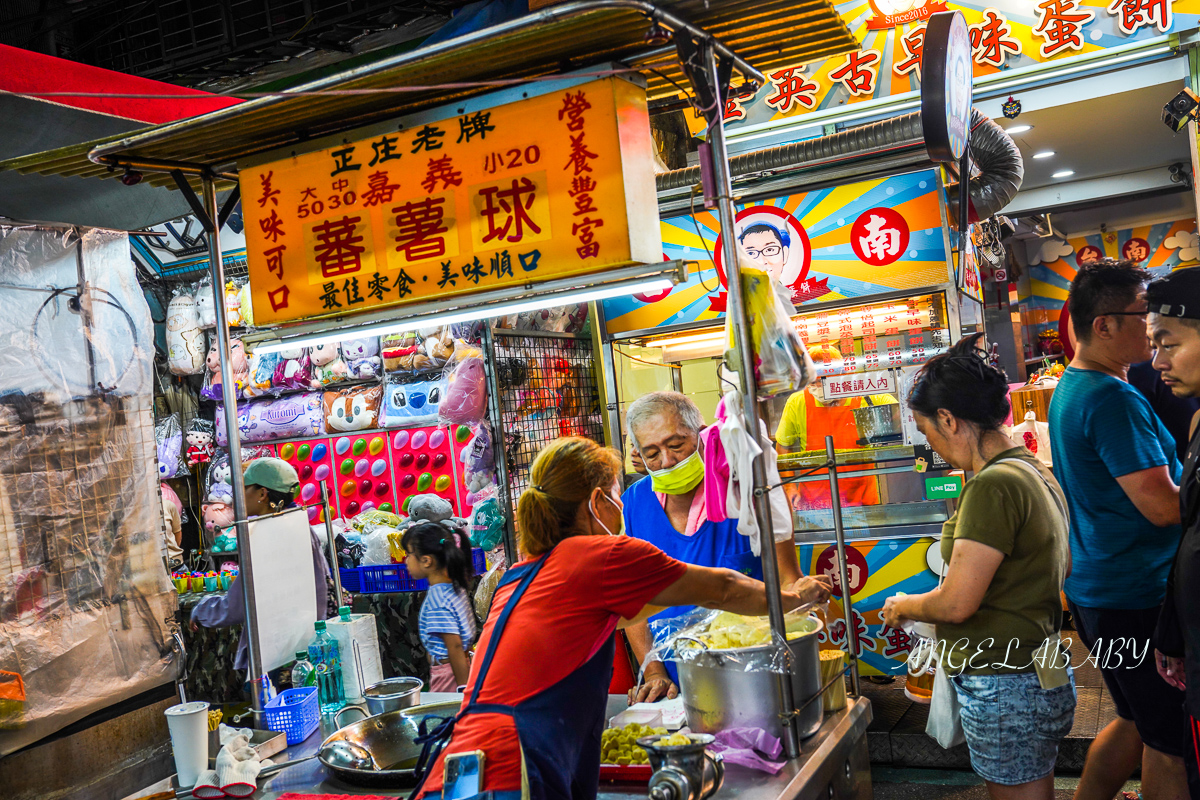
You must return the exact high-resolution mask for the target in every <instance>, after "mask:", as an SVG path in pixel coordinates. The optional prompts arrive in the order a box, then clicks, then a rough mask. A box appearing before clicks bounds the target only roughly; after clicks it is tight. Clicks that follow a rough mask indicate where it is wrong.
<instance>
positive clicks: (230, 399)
mask: <svg viewBox="0 0 1200 800" xmlns="http://www.w3.org/2000/svg"><path fill="white" fill-rule="evenodd" d="M202 180H203V184H204V188H203V193H204V210H205V212H206V215H207V219H204V218H201V220H200V221H201V222H202V223H204V227H205V230H206V231H207V233H208V264H209V272H210V273H211V275H212V284H213V285H212V290H213V300H214V302H213V307H214V310H215V311H216V317H217V328H216V332H215V333H216V337H217V353H218V355H219V356H220V357H221V400H222V401H223V402H224V403H225V435H226V438H227V439H228V440H229V482H230V483H231V484H233V515H234V519H235V520H236V522H235V523H234V524H235V526H236V528H237V547H238V562H239V564H240V568H239V571H238V580H239V581H241V582H242V595H243V597H244V598H245V613H246V620H245V622H244V623H243V624H244V625H245V626H246V639H247V641H248V642H249V645H250V647H249V651H250V653H249V655H250V706H251V708H252V709H253V711H254V727H255V728H257V729H260V730H261V729H262V727H263V704H262V686H261V684H260V681H261V680H262V676H263V661H262V647H261V644H260V640H259V635H258V604H257V603H256V601H255V594H254V565H253V563H252V562H253V559H252V554H251V551H250V528H249V526H248V525H247V523H246V484H245V482H244V481H243V480H242V438H241V435H240V432H239V430H238V407H237V383H235V382H234V378H233V356H232V355H231V353H230V351H229V328H228V327H226V326H227V324H228V323H227V320H226V318H225V266H224V264H222V262H221V236H220V231H219V230H218V220H219V219H220V211H219V209H218V208H217V190H216V186H215V185H214V183H213V179H212V177H211V176H208V175H205V176H204V177H203V179H202Z"/></svg>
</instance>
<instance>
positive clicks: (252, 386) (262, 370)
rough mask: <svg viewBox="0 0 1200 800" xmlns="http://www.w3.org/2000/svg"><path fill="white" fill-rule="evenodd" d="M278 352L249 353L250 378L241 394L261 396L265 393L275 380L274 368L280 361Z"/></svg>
mask: <svg viewBox="0 0 1200 800" xmlns="http://www.w3.org/2000/svg"><path fill="white" fill-rule="evenodd" d="M280 360H281V359H280V358H279V353H258V352H254V353H251V354H250V379H249V383H247V384H246V388H245V391H244V392H243V394H245V395H246V397H262V396H263V395H265V394H267V393H268V392H269V391H270V390H271V387H272V381H274V380H275V369H276V367H278V366H279V362H280Z"/></svg>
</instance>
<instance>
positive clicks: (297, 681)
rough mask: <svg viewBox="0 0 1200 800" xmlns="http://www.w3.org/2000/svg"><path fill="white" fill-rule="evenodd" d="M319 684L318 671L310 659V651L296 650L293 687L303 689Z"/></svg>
mask: <svg viewBox="0 0 1200 800" xmlns="http://www.w3.org/2000/svg"><path fill="white" fill-rule="evenodd" d="M316 685H317V671H316V670H315V669H313V665H312V664H310V663H309V661H308V653H306V652H304V651H303V650H299V651H297V652H296V665H295V666H294V667H292V688H293V689H303V688H304V687H306V686H316Z"/></svg>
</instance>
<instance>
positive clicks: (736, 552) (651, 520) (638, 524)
mask: <svg viewBox="0 0 1200 800" xmlns="http://www.w3.org/2000/svg"><path fill="white" fill-rule="evenodd" d="M699 491H704V490H703V489H702V488H701V489H699ZM621 501H622V502H623V503H624V504H625V511H624V514H625V532H626V533H627V534H629V535H630V536H632V537H634V538H635V539H642V540H644V541H647V542H649V543H650V544H652V545H654V546H655V547H657V548H658V549H659V550H662V551H663V552H664V553H666V554H667V555H669V556H670V557H671V558H674V559H677V560H679V561H682V562H684V563H685V564H695V565H696V566H699V567H724V568H726V569H731V570H733V571H734V572H740V573H742V574H743V575H749V576H750V577H751V578H756V579H757V580H760V581H761V580H762V559H761V558H760V557H758V556H756V555H754V552H753V551H752V550H751V549H750V539H749V538H747V537H745V536H742V535H741V534H740V533H738V532H737V520H736V519H727V520H725V521H724V522H711V521H705V522H704V524H703V525H701V526H700V529H699V530H698V531H696V533H695V534H694V535H692V536H684V535H683V534H682V533H680V532H679V531H677V530H675V527H674V526H673V525H671V520H670V519H669V518H668V517H667V512H666V511H665V510H663V507H662V505H661V504H660V503H659V502H658V496H657V495H655V494H654V486H653V481H651V480H640V481H638V482H637V483H635V484H634V485H633V486H631V487H629V489H628V490H626V492H625V494H623V495H621ZM695 608H696V607H695V606H674V607H672V608H668V609H666V610H665V611H660V612H659V613H657V614H655V615H654V616H652V617H650V621H651V622H655V621H658V620H666V619H671V618H672V617H677V616H679V615H680V614H686V613H688V612H689V611H692V610H694V609H695ZM656 643H657V642H656ZM664 666H666V668H667V672H669V673H670V674H671V680H673V681H674V682H675V683H676V684H678V683H679V675H678V673H677V671H676V669H675V664H674V663H672V662H669V661H668V662H666V664H665V665H664Z"/></svg>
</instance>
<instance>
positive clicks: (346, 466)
mask: <svg viewBox="0 0 1200 800" xmlns="http://www.w3.org/2000/svg"><path fill="white" fill-rule="evenodd" d="M338 472H340V473H342V474H343V475H349V474H350V473H352V472H354V459H353V458H345V459H342V465H341V466H340V467H338Z"/></svg>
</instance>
